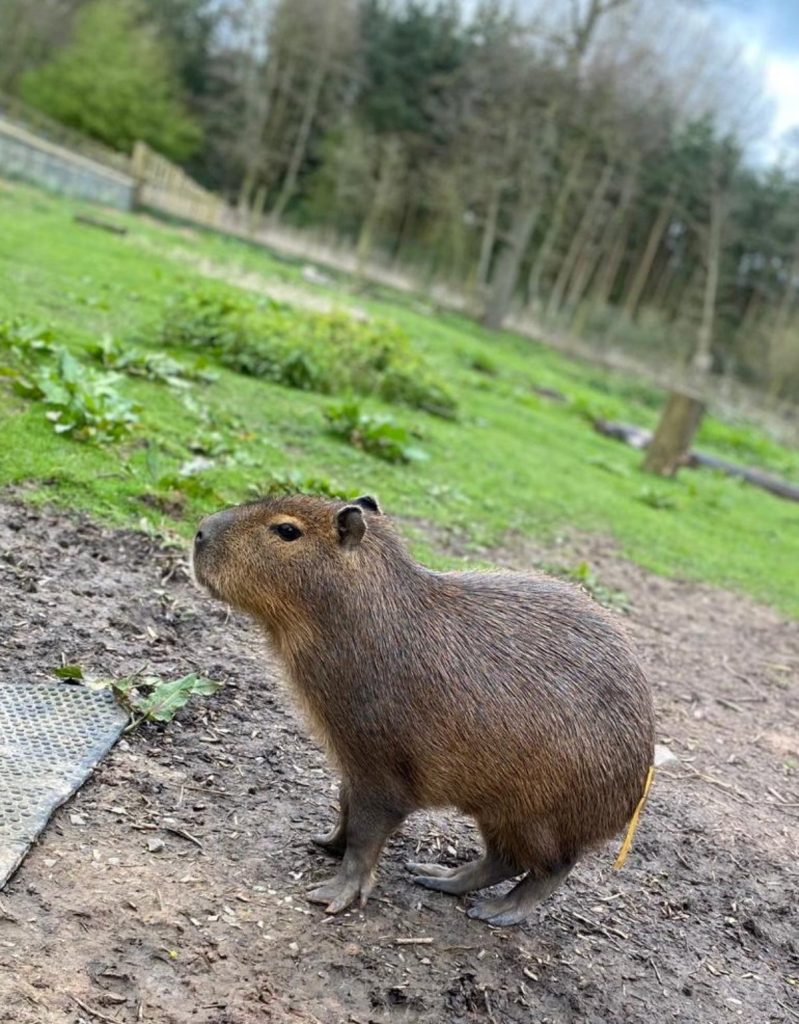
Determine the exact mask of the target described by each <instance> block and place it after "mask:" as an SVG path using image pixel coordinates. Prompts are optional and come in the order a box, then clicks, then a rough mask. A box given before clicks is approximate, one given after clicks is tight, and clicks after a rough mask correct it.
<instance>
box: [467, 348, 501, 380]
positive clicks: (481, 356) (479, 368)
mask: <svg viewBox="0 0 799 1024" xmlns="http://www.w3.org/2000/svg"><path fill="white" fill-rule="evenodd" d="M466 365H467V366H468V367H469V369H470V370H474V371H475V373H482V374H484V375H485V376H486V377H497V376H499V366H498V365H497V361H496V360H495V359H492V358H491V356H489V355H488V354H487V353H485V352H473V353H472V354H471V355H467V356H466Z"/></svg>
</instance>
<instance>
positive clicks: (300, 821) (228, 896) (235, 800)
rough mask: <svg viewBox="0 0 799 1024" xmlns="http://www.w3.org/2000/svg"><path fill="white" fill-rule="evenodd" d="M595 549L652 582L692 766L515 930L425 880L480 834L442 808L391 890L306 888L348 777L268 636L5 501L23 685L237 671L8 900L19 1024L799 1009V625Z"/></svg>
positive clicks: (388, 864) (16, 661) (670, 725)
mask: <svg viewBox="0 0 799 1024" xmlns="http://www.w3.org/2000/svg"><path fill="white" fill-rule="evenodd" d="M577 543H578V545H579V544H580V543H582V542H577ZM575 553H576V554H578V555H580V556H581V557H586V558H588V559H589V560H590V562H591V565H592V566H593V567H595V568H596V569H597V570H598V572H599V575H600V576H601V578H602V579H603V581H604V582H607V583H610V584H612V585H615V586H617V587H620V588H622V589H623V590H625V591H626V593H627V594H628V595H629V596H630V597H631V599H632V602H633V609H632V612H631V614H630V616H629V618H628V626H629V629H630V631H631V633H632V635H633V637H634V639H635V641H636V643H637V645H638V648H639V650H640V651H641V655H642V658H643V660H644V662H645V665H646V668H647V671H648V673H649V676H650V678H651V680H652V684H653V687H654V690H655V696H656V701H657V708H658V736H659V739H660V740H661V741H662V742H663V741H664V742H666V743H668V745H669V746H670V747H671V749H672V750H673V751H674V752H675V753H676V754H677V755H678V758H679V760H678V761H677V762H676V763H671V764H669V765H668V766H664V767H663V768H662V769H661V770H660V771H659V773H658V776H657V778H656V781H655V785H654V787H653V791H652V795H651V797H650V801H649V805H648V807H647V809H646V811H645V813H644V815H643V818H642V820H641V824H640V826H639V829H638V833H637V836H636V841H635V844H634V846H633V850H632V852H631V854H630V857H629V859H628V861H627V865H626V866H625V868H624V870H623V871H621V872H615V871H613V870H612V868H611V863H612V860H613V857H614V855H615V852H616V849H615V848H608V849H606V850H604V851H602V852H600V853H599V854H597V855H594V856H592V857H589V858H588V859H587V860H585V861H584V862H583V863H581V865H579V867H578V868H577V870H576V871H575V872H574V873H573V875H572V876H571V878H570V879H569V881H568V882H567V883H566V885H564V886H563V888H562V889H561V890H560V891H559V892H558V893H557V894H556V895H555V896H554V897H553V898H552V899H551V900H550V901H549V902H547V903H546V904H544V905H543V906H542V907H541V908H540V910H539V912H538V913H537V915H536V916H535V918H534V919H533V920H532V921H531V922H530V923H529V924H528V925H526V926H525V927H523V928H520V929H511V930H492V929H490V928H488V927H486V926H483V925H480V924H479V923H477V922H473V921H470V920H469V919H468V918H466V916H465V914H464V907H465V903H464V901H462V900H456V899H453V898H452V897H448V896H444V895H441V894H436V893H432V892H428V891H426V890H423V889H419V888H416V887H414V886H413V885H412V884H411V883H410V881H409V879H408V878H407V876H406V874H405V872H404V871H403V868H402V864H403V862H404V861H405V860H407V859H409V858H410V857H411V856H413V858H414V859H422V860H430V859H436V858H441V859H444V860H448V861H450V862H451V861H452V860H453V859H454V858H458V859H460V858H464V857H467V856H469V855H470V854H473V853H474V852H475V850H476V848H477V837H476V833H475V831H474V829H473V828H472V827H471V826H470V825H469V823H468V822H466V821H464V820H463V819H461V818H459V817H457V816H454V815H452V816H451V815H426V814H420V815H417V816H416V817H414V818H412V819H411V820H410V821H409V822H408V823H407V825H406V826H405V828H404V830H403V832H402V834H401V835H399V836H397V837H396V838H395V839H393V840H392V841H391V843H390V845H389V848H388V849H387V851H386V854H385V856H384V858H383V861H382V864H381V868H380V873H379V884H378V887H377V889H376V891H375V894H374V895H373V897H372V899H371V900H370V902H369V904H368V906H367V908H366V910H365V911H364V912H353V913H348V914H346V915H344V916H341V917H337V918H327V917H325V915H324V913H323V912H322V911H321V910H320V909H319V908H317V907H315V906H312V905H310V904H308V903H306V902H305V899H304V892H305V890H306V889H307V888H308V887H309V886H310V885H311V884H312V883H313V882H314V881H316V880H317V879H319V878H324V877H326V876H328V875H330V874H331V873H332V870H331V869H332V866H333V865H332V864H331V862H330V861H329V860H328V858H326V857H325V856H323V855H322V854H320V853H318V852H316V851H314V850H312V849H310V848H309V837H310V835H311V834H312V832H314V831H317V830H319V829H320V828H322V827H325V826H327V825H328V824H329V823H330V822H332V820H333V814H334V800H335V781H334V779H333V777H332V776H331V774H330V772H329V770H328V768H327V766H326V763H325V760H324V758H323V756H322V755H321V753H320V752H319V751H317V750H316V748H315V747H314V746H313V745H312V744H311V743H310V742H309V741H308V740H307V739H306V737H305V732H304V729H303V727H302V725H301V723H300V721H299V717H298V715H297V714H296V713H295V711H294V709H293V707H292V704H291V700H290V698H289V697H288V695H287V694H286V692H285V691H284V688H283V686H282V684H281V683H280V681H279V678H278V673H277V671H276V669H275V668H274V667H273V666H271V665H270V664H269V662H268V661H267V660H266V655H265V653H264V644H263V640H262V638H261V637H260V635H259V633H258V631H257V630H256V629H254V628H253V627H252V626H251V625H249V624H248V623H246V622H244V621H243V620H240V619H238V618H227V616H226V614H225V611H224V609H221V608H220V607H219V606H218V605H216V604H214V603H212V602H211V601H209V600H207V599H206V598H205V597H204V596H203V595H201V594H199V593H197V592H196V591H195V589H194V588H193V587H192V586H191V584H190V583H189V582H188V581H187V579H186V577H185V573H184V569H183V566H182V562H181V558H180V552H175V551H173V550H169V549H165V548H162V547H159V545H158V544H157V543H156V542H155V541H153V540H151V539H149V538H147V537H145V536H143V535H140V534H135V533H129V532H120V531H112V530H109V529H104V528H100V527H98V526H96V525H94V524H92V523H90V522H88V521H86V520H84V519H78V518H71V517H66V516H61V515H56V514H54V513H51V512H42V511H35V510H31V509H28V508H25V507H23V506H20V505H15V504H13V503H11V504H9V503H6V504H0V606H1V607H2V609H3V613H2V616H0V679H28V680H30V681H31V682H32V683H35V682H36V681H37V680H43V679H45V678H47V669H48V668H49V667H50V666H53V665H56V664H58V663H59V662H60V660H61V657H62V655H63V657H64V658H66V660H67V661H69V662H79V663H80V664H82V665H83V666H84V667H85V669H86V670H87V671H89V672H91V673H92V674H94V675H124V674H127V673H130V672H133V671H136V670H139V669H140V668H141V667H142V666H143V665H147V666H149V668H150V669H151V670H152V671H154V672H157V673H158V674H160V675H163V676H170V675H173V674H183V673H185V672H187V671H192V670H193V671H198V672H201V673H204V674H206V675H208V676H211V677H213V678H217V679H222V680H224V681H225V682H226V683H227V686H226V687H225V688H224V689H223V690H222V691H220V692H219V693H218V694H217V695H216V696H214V697H213V698H211V699H209V700H205V701H201V702H198V703H196V704H195V705H194V706H192V707H189V708H187V709H184V711H183V712H181V713H180V715H179V716H178V719H177V721H175V722H174V723H173V724H172V725H170V726H169V727H168V728H167V729H165V730H163V729H159V728H157V727H155V726H148V727H145V728H142V729H141V730H139V731H138V732H136V733H134V734H131V735H129V736H128V737H127V738H126V739H125V740H124V741H123V742H122V743H120V744H119V746H117V748H116V749H115V750H114V751H113V752H112V753H111V755H110V756H109V757H108V758H107V759H106V760H105V762H104V763H103V764H102V765H101V766H100V768H99V769H98V770H97V772H96V773H95V775H94V777H93V779H92V780H91V781H90V782H89V783H88V784H87V785H86V786H85V787H84V788H83V790H81V792H80V793H79V794H78V795H77V796H76V798H75V799H74V800H72V801H71V802H70V803H69V804H68V805H67V806H66V807H64V808H62V809H61V810H60V811H58V812H57V813H56V815H55V817H54V819H53V820H52V822H51V823H50V826H49V827H48V829H47V831H46V833H45V835H44V836H43V838H42V840H41V842H40V843H39V844H38V845H37V846H36V847H35V848H34V849H33V850H32V852H31V854H30V855H29V857H28V858H27V860H26V861H25V863H24V864H23V866H22V868H21V869H20V871H19V872H18V873H17V875H16V876H15V877H14V879H13V880H12V881H11V882H10V883H9V885H8V886H7V887H6V890H5V892H4V893H2V894H0V1022H7V1024H50V1022H70V1024H78V1022H81V1021H83V1022H90V1021H96V1020H111V1021H120V1022H130V1024H133V1022H135V1021H143V1022H149V1024H254V1022H276V1024H298V1022H299V1024H318V1022H322V1024H340V1022H341V1024H344V1022H347V1024H349V1022H352V1024H389V1022H395V1021H396V1022H399V1021H402V1022H406V1021H407V1022H425V1024H426V1022H430V1024H433V1022H435V1024H442V1022H447V1024H466V1022H479V1024H501V1022H526V1024H529V1022H536V1024H567V1022H568V1024H571V1022H574V1021H579V1022H588V1024H606V1022H616V1021H625V1022H627V1024H652V1022H653V1021H657V1022H658V1024H661V1022H668V1021H680V1022H682V1024H692V1022H695V1024H700V1022H701V1024H722V1022H727V1021H738V1020H741V1021H747V1022H748V1021H757V1022H775V1024H776V1022H780V1024H783V1022H785V1021H799V915H798V914H797V907H799V867H797V864H798V863H799V849H797V846H798V845H799V844H798V839H799V694H798V693H797V682H796V680H797V675H798V674H799V628H798V627H797V624H796V622H789V621H786V620H784V619H782V618H780V616H779V615H778V614H777V613H776V612H773V611H771V610H770V609H767V608H763V607H759V606H757V605H755V604H753V603H752V602H750V601H748V600H746V599H745V598H743V597H740V596H739V595H734V594H729V593H725V592H723V591H718V590H713V589H710V588H707V587H703V586H697V585H695V584H686V583H680V582H674V581H669V580H664V579H660V578H657V577H653V576H650V575H647V574H646V573H644V572H643V571H642V570H640V569H639V568H637V567H636V566H633V565H630V564H628V563H624V562H622V561H620V560H619V559H618V558H617V557H616V556H615V555H614V553H613V551H612V549H611V548H610V547H608V546H604V547H603V545H602V544H599V545H597V543H596V542H588V541H586V542H585V546H584V547H583V548H578V550H576V552H575ZM497 557H498V559H499V560H500V561H502V560H504V561H506V562H507V563H514V564H517V565H523V564H530V561H531V555H530V552H529V551H525V550H524V549H523V548H521V547H520V548H519V549H518V550H515V551H514V550H506V551H503V552H499V553H497ZM153 839H156V840H160V841H161V842H162V843H163V848H161V849H156V850H151V848H150V847H153V846H154V847H156V848H157V847H158V845H159V844H158V843H153V842H152V840H153ZM420 855H421V856H420ZM400 939H402V940H415V941H412V942H398V940H400ZM419 940H425V941H419ZM78 1001H79V1002H78ZM80 1004H83V1006H81V1005H80Z"/></svg>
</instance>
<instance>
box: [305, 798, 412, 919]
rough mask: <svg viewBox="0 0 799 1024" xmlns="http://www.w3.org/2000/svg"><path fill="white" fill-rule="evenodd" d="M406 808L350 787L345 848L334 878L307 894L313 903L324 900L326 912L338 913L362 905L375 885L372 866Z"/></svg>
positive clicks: (404, 813)
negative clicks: (355, 905) (354, 905)
mask: <svg viewBox="0 0 799 1024" xmlns="http://www.w3.org/2000/svg"><path fill="white" fill-rule="evenodd" d="M407 813H408V812H407V810H405V809H402V808H400V807H399V806H398V805H397V804H396V803H395V802H394V801H392V800H390V799H389V798H387V797H386V796H385V795H383V794H380V795H377V794H374V793H369V792H365V791H363V790H359V789H357V788H355V787H352V788H351V789H350V793H349V800H348V815H347V828H346V851H345V853H344V859H343V861H342V862H341V868H340V869H339V872H338V874H337V875H336V877H335V878H331V879H330V881H329V882H325V883H323V884H322V885H320V886H318V887H317V888H316V889H313V890H311V892H309V893H308V899H309V900H310V901H311V902H312V903H325V904H327V906H326V907H325V910H326V911H327V913H328V914H338V913H340V912H341V911H342V910H346V909H347V907H350V906H352V905H353V904H355V903H357V904H358V905H359V906H361V907H362V906H363V905H364V904H365V903H366V901H367V899H368V898H369V893H370V892H371V891H372V888H373V886H374V869H375V866H376V864H377V859H378V857H379V856H380V851H381V850H382V849H383V845H384V843H385V841H386V839H388V837H389V836H390V835H391V833H392V832H393V831H394V830H395V829H396V828H399V826H400V825H401V824H402V822H403V820H404V819H405V817H406V815H407Z"/></svg>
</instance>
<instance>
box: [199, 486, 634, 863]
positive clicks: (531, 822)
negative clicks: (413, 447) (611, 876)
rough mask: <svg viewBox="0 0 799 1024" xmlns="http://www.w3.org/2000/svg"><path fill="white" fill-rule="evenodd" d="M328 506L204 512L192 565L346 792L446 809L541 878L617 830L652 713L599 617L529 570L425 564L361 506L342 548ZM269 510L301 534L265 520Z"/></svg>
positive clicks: (334, 511) (280, 502)
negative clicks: (257, 642)
mask: <svg viewBox="0 0 799 1024" xmlns="http://www.w3.org/2000/svg"><path fill="white" fill-rule="evenodd" d="M344 507H345V503H342V502H329V501H323V500H321V499H317V498H310V497H301V496H297V497H285V498H273V499H265V500H263V501H260V502H254V503H252V504H249V505H243V506H238V507H237V508H235V509H230V510H227V511H226V512H223V513H220V514H218V516H217V517H212V520H209V521H207V522H208V523H211V526H212V528H213V530H214V535H213V538H211V539H210V540H209V541H208V543H207V544H206V547H205V548H203V549H202V550H200V549H199V547H198V549H197V550H196V551H195V571H196V575H197V578H198V580H199V581H200V582H201V583H203V584H204V585H206V586H207V587H208V588H209V589H210V590H211V592H212V593H213V594H214V595H215V596H217V597H219V598H221V599H223V600H225V601H228V602H229V603H230V604H232V605H234V606H236V607H238V608H241V609H243V610H244V611H246V612H248V613H249V614H251V615H252V616H254V617H255V618H256V619H257V620H258V621H259V622H260V623H261V624H262V625H263V626H264V627H265V629H266V631H267V633H268V634H269V636H270V637H271V638H272V641H273V643H274V646H275V649H276V651H277V652H278V654H279V655H280V657H281V658H282V660H283V662H284V664H285V666H286V669H287V671H288V676H289V679H290V681H291V683H292V684H293V687H294V689H295V690H296V692H297V694H298V696H299V697H300V699H301V702H302V704H303V706H304V707H305V709H306V711H307V714H308V715H309V717H310V719H311V721H312V724H313V726H314V729H315V731H316V732H318V733H319V735H320V736H321V737H322V738H323V740H324V741H325V744H326V746H327V747H328V749H329V751H330V752H331V754H332V756H333V758H334V759H335V762H336V764H337V767H338V768H339V770H340V771H341V773H342V776H343V778H344V779H345V780H346V782H347V784H348V786H349V789H350V792H360V791H368V792H369V793H371V794H375V793H376V794H380V797H381V799H382V800H384V801H385V803H386V804H387V805H390V806H391V807H392V808H393V809H396V812H397V817H398V819H401V818H402V817H404V815H405V814H407V813H410V812H411V811H413V810H415V809H417V808H423V807H444V806H455V807H457V808H458V809H460V810H461V811H463V812H464V813H466V814H469V815H472V816H473V817H474V818H475V819H476V820H477V822H478V824H479V826H480V828H481V831H482V833H483V835H484V837H485V838H486V841H487V843H488V844H489V847H493V849H495V850H496V851H498V852H499V853H500V854H501V855H502V857H503V858H504V859H505V860H506V861H507V862H508V863H509V864H512V865H514V866H515V867H516V868H517V869H518V871H522V870H529V871H530V872H531V873H532V874H535V875H538V876H540V877H544V876H547V875H549V874H551V873H552V872H553V871H555V870H556V869H557V868H558V866H560V865H571V864H572V863H574V861H575V860H576V859H577V858H578V856H579V855H580V854H581V853H582V852H583V851H584V850H585V849H587V848H589V847H591V846H593V845H596V844H597V843H600V842H602V841H603V840H605V839H608V838H609V837H611V836H613V835H615V834H616V833H618V832H619V831H620V830H621V829H622V828H623V827H624V826H625V824H626V822H627V821H628V820H629V819H630V817H631V815H632V813H633V811H634V809H635V807H636V804H637V803H638V801H639V799H640V797H641V794H642V791H643V788H644V782H645V779H646V775H647V771H648V768H649V766H650V765H651V763H652V758H653V712H652V703H651V697H650V692H649V688H648V686H647V684H646V681H645V680H644V677H643V674H642V672H641V669H640V667H639V665H638V663H637V661H636V659H635V656H634V655H633V653H632V651H631V650H630V647H629V645H628V643H627V640H626V639H625V637H624V635H623V633H622V632H621V631H620V629H619V628H618V626H617V625H616V624H615V622H614V621H613V620H612V619H611V618H610V617H609V615H608V614H607V613H606V612H605V611H604V610H602V609H601V608H600V607H599V606H598V605H597V604H595V603H594V602H593V601H592V600H591V599H590V598H589V597H588V596H587V595H586V594H585V593H584V592H582V591H581V590H580V589H578V588H577V587H575V586H572V585H570V584H566V583H563V582H560V581H558V580H555V579H552V578H550V577H548V576H545V575H542V574H537V573H524V574H521V573H509V572H466V573H462V572H451V573H439V572H432V571H430V570H429V569H426V568H424V567H423V566H421V565H419V564H417V563H416V562H414V561H413V560H412V559H411V557H410V556H409V554H408V553H407V551H406V550H405V548H404V546H403V545H402V543H401V542H400V540H399V538H398V537H397V535H396V533H395V532H394V530H393V528H392V526H391V524H390V522H389V521H388V519H387V518H386V517H385V516H384V515H382V514H381V513H379V512H375V511H372V510H371V508H370V507H368V506H365V507H363V509H362V510H360V509H359V510H358V511H356V512H354V513H352V520H353V521H356V520H360V519H361V516H362V518H363V522H364V524H365V526H366V531H365V533H364V534H363V536H362V537H360V538H357V539H356V540H355V541H354V543H352V545H350V544H347V543H346V542H345V541H346V539H347V538H344V540H343V539H342V537H341V536H340V533H339V528H338V522H339V520H338V519H337V516H338V515H339V514H340V513H341V510H342V509H343V508H344ZM220 517H221V518H220ZM212 521H213V522H212ZM286 522H288V523H294V524H296V525H297V526H298V527H299V528H300V529H302V531H303V536H302V537H301V538H300V539H298V540H294V541H291V542H286V541H285V540H282V539H280V537H279V536H277V535H276V534H275V533H274V532H273V531H272V530H271V529H270V524H271V525H272V526H274V525H275V524H277V523H286ZM220 524H221V525H220ZM355 525H359V523H358V522H355ZM204 526H205V524H203V527H204Z"/></svg>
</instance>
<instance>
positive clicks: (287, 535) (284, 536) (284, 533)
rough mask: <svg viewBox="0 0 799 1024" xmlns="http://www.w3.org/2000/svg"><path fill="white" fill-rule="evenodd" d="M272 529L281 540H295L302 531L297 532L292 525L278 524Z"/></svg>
mask: <svg viewBox="0 0 799 1024" xmlns="http://www.w3.org/2000/svg"><path fill="white" fill-rule="evenodd" d="M272 529H273V530H274V531H275V533H276V534H277V535H278V537H280V539H281V540H296V539H297V538H298V537H301V536H302V530H299V529H298V528H297V527H296V526H295V525H294V523H278V524H277V526H273V527H272Z"/></svg>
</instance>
